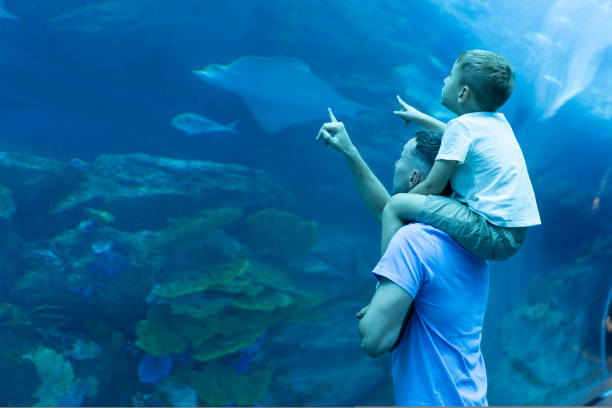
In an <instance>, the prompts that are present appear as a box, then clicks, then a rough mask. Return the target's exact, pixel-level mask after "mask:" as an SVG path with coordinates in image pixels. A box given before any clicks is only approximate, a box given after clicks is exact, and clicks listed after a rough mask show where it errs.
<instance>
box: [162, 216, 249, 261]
mask: <svg viewBox="0 0 612 408" xmlns="http://www.w3.org/2000/svg"><path fill="white" fill-rule="evenodd" d="M241 216H242V210H240V209H239V208H224V209H219V210H215V211H206V212H203V213H202V214H201V215H200V216H197V217H189V218H178V219H177V218H171V219H170V221H169V226H168V228H167V229H166V230H165V231H164V234H163V235H161V236H160V237H158V238H157V239H155V240H153V242H152V243H151V248H152V249H153V250H155V251H160V250H161V251H164V250H170V249H172V248H173V247H176V246H177V245H179V246H180V245H182V244H184V243H185V242H189V241H193V240H201V239H205V238H206V237H207V235H208V234H210V233H211V232H212V231H214V230H216V229H219V228H223V227H225V226H226V225H228V224H231V223H232V222H234V221H236V220H237V219H239V218H240V217H241Z"/></svg>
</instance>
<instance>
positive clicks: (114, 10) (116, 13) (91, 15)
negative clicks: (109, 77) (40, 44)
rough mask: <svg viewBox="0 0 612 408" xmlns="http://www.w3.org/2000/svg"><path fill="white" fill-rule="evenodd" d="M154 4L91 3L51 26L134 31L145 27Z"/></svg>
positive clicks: (138, 0) (140, 0)
mask: <svg viewBox="0 0 612 408" xmlns="http://www.w3.org/2000/svg"><path fill="white" fill-rule="evenodd" d="M0 1H1V0H0ZM155 3H156V2H153V1H152V0H111V1H106V2H103V3H95V4H88V5H85V6H81V7H77V8H74V9H71V10H69V11H66V12H64V13H62V14H59V15H57V16H55V17H53V18H52V19H51V20H49V24H50V25H51V27H54V28H57V29H62V30H68V31H79V32H84V33H104V32H122V31H133V30H137V29H140V28H142V27H143V26H144V25H145V23H146V22H147V21H148V18H149V17H150V13H151V10H152V9H153V5H154V4H155Z"/></svg>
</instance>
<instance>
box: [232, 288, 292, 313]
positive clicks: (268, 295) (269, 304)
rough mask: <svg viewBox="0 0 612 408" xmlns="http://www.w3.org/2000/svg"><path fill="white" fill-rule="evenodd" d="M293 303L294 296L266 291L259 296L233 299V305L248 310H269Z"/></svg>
mask: <svg viewBox="0 0 612 408" xmlns="http://www.w3.org/2000/svg"><path fill="white" fill-rule="evenodd" d="M292 303H293V298H292V297H291V296H289V295H287V294H286V293H281V292H264V293H263V294H261V295H257V296H241V297H237V298H235V299H234V300H233V301H232V306H234V307H237V308H239V309H246V310H263V311H266V312H269V311H271V310H274V309H278V308H284V307H287V306H289V305H291V304H292Z"/></svg>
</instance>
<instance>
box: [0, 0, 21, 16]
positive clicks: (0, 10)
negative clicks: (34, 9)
mask: <svg viewBox="0 0 612 408" xmlns="http://www.w3.org/2000/svg"><path fill="white" fill-rule="evenodd" d="M1 18H5V19H7V20H19V18H17V16H16V15H14V14H13V13H11V12H9V11H8V10H7V9H6V7H5V6H4V0H0V19H1Z"/></svg>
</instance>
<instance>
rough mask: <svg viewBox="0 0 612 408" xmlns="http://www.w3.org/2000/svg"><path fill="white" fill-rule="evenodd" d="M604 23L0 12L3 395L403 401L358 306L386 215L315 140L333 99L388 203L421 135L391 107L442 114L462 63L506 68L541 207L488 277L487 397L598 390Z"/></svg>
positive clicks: (551, 16)
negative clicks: (374, 209) (375, 210)
mask: <svg viewBox="0 0 612 408" xmlns="http://www.w3.org/2000/svg"><path fill="white" fill-rule="evenodd" d="M610 21H612V3H611V2H610V1H609V0H588V1H572V0H542V1H537V2H533V1H528V0H517V1H484V0H465V1H456V0H453V1H444V0H430V1H416V0H410V1H401V0H344V1H331V0H308V1H298V0H267V1H254V0H251V1H248V0H224V1H218V0H206V1H197V0H115V1H93V0H87V1H86V0H55V1H48V0H4V1H0V43H1V48H0V49H1V55H0V130H1V137H0V271H1V272H2V279H1V280H0V331H1V334H0V339H1V342H2V347H0V405H38V406H57V405H62V406H88V405H95V406H104V405H130V406H159V405H173V406H194V405H216V406H240V405H262V406H265V405H293V406H296V405H298V406H300V405H324V406H335V405H372V404H376V405H392V404H393V389H392V379H391V374H390V373H391V365H390V357H389V356H388V355H387V356H385V357H383V358H380V359H377V360H373V359H371V358H369V357H368V356H367V355H366V354H365V353H363V352H362V351H361V349H360V345H359V337H358V334H357V320H356V319H355V317H354V315H355V313H356V312H357V311H359V310H360V309H361V307H363V306H364V305H365V304H366V303H367V302H368V301H369V300H370V298H371V296H372V294H373V291H374V286H375V280H374V279H373V277H372V275H371V273H370V272H371V270H372V268H373V267H374V265H375V264H376V262H377V259H378V258H377V254H378V252H379V249H378V248H379V236H380V235H379V234H380V227H379V226H378V224H377V223H376V222H375V221H374V220H373V219H372V218H371V217H370V215H369V214H368V213H367V211H366V209H365V206H364V205H363V204H362V203H361V201H360V199H359V196H358V194H357V190H356V188H355V185H354V183H353V180H352V178H351V176H350V173H349V171H348V169H347V168H346V164H345V163H344V159H343V158H342V157H341V155H339V154H338V153H336V152H334V151H332V149H329V148H326V147H325V146H324V145H323V144H322V143H318V142H315V137H316V135H317V132H318V130H319V127H320V126H321V124H322V123H323V122H326V121H328V116H327V109H326V108H327V107H328V106H331V107H332V109H334V113H335V114H336V116H337V117H338V120H341V121H344V123H345V124H346V126H347V129H348V131H349V134H350V135H351V138H352V140H353V142H354V143H355V145H356V146H357V148H358V149H359V150H360V152H361V154H362V156H363V157H364V159H365V160H366V161H367V162H368V163H369V164H370V166H371V168H372V169H373V171H374V172H375V173H376V174H377V175H378V177H379V178H380V179H381V181H383V183H384V184H385V185H386V186H387V187H388V188H390V187H391V182H392V177H393V163H394V162H395V160H396V159H397V158H398V157H399V154H400V151H401V148H402V146H403V144H404V143H405V142H406V141H407V140H408V139H409V138H410V137H411V135H412V134H413V133H414V131H416V130H417V128H416V127H414V126H412V125H409V126H406V125H405V124H404V123H403V122H402V121H401V120H400V119H398V118H397V117H395V116H394V115H393V113H392V112H393V110H396V109H397V108H398V105H397V102H396V99H395V95H396V94H399V95H401V96H402V98H404V100H406V101H407V102H408V103H410V104H413V105H414V106H416V107H417V108H419V109H422V110H424V111H425V112H427V113H429V114H432V115H434V116H436V117H438V118H440V119H442V120H449V119H451V118H452V116H451V113H450V112H449V111H446V110H444V108H443V107H442V106H441V105H440V103H439V99H440V97H439V95H440V89H441V87H442V81H443V79H444V77H446V75H447V74H448V73H449V72H450V69H451V67H452V64H453V62H454V60H455V58H456V57H457V55H458V54H459V53H460V52H461V51H464V50H467V49H473V48H484V49H489V50H492V51H495V52H498V53H500V54H502V55H504V56H506V57H507V58H508V59H509V60H510V61H511V62H512V64H513V65H514V67H515V69H516V75H517V84H516V88H515V91H514V94H513V95H512V96H511V98H510V100H509V101H508V102H507V103H506V104H505V105H504V106H503V107H502V108H501V112H503V113H504V114H505V115H506V117H507V118H508V120H509V122H510V124H511V125H512V126H513V129H514V131H515V133H516V136H517V139H518V141H519V143H520V144H521V147H522V150H523V153H524V155H525V158H526V161H527V165H528V169H529V173H530V176H531V180H532V183H533V186H534V190H535V193H536V198H537V201H538V205H539V210H540V214H541V218H542V225H541V226H539V227H535V228H532V229H531V230H530V231H529V234H528V238H527V241H526V243H525V245H524V246H523V248H522V250H521V251H520V252H519V254H518V255H516V256H515V257H513V258H512V259H511V260H509V261H507V262H504V263H491V264H490V270H491V272H490V277H491V279H490V280H491V288H490V294H489V301H488V309H487V315H486V320H485V326H484V330H483V343H482V348H483V354H484V358H485V362H486V366H487V373H488V384H489V388H488V401H489V403H490V404H492V405H502V404H514V405H522V404H548V405H557V404H580V403H584V402H587V401H588V400H589V399H590V398H593V396H596V395H597V394H598V392H599V391H602V390H605V388H606V384H608V383H609V379H608V374H609V370H610V369H611V368H612V338H611V336H612V320H610V304H609V303H610V299H609V297H610V293H611V287H612V273H611V269H610V268H611V267H610V265H612V216H611V215H610V214H611V212H612V174H611V173H612V126H611V125H610V119H611V118H612V47H610V46H611V45H612V30H610ZM184 113H193V114H196V115H198V116H196V117H195V118H196V122H197V123H196V124H195V125H193V126H196V130H198V129H199V130H201V129H202V127H204V129H205V130H206V129H208V130H214V126H215V124H216V125H218V126H219V127H220V129H221V131H215V132H202V133H199V134H192V135H189V134H188V133H197V132H187V131H182V130H181V129H179V128H178V127H177V126H176V122H173V120H174V119H175V118H177V117H180V116H179V115H182V114H184ZM198 120H199V122H198ZM235 121H237V123H235V124H233V125H231V126H230V124H232V122H235ZM173 123H174V125H173ZM185 126H187V125H184V126H183V127H185ZM197 126H200V127H199V128H197ZM217 130H219V128H217ZM417 375H418V374H417Z"/></svg>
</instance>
